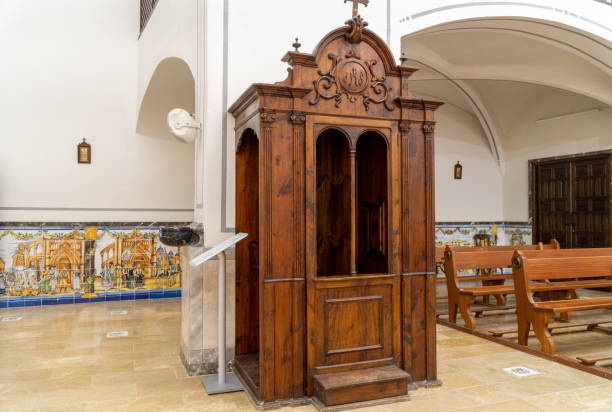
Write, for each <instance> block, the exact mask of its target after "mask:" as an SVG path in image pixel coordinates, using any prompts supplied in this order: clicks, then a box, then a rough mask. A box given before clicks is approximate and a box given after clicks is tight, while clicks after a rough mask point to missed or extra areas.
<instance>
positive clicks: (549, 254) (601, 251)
mask: <svg viewBox="0 0 612 412" xmlns="http://www.w3.org/2000/svg"><path fill="white" fill-rule="evenodd" d="M521 253H522V255H523V257H525V258H527V259H542V258H555V257H588V256H611V255H612V248H590V249H558V250H557V249H547V250H521Z"/></svg>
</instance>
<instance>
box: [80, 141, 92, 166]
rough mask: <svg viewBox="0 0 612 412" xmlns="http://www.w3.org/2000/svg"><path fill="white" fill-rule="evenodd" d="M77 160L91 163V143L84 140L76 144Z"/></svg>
mask: <svg viewBox="0 0 612 412" xmlns="http://www.w3.org/2000/svg"><path fill="white" fill-rule="evenodd" d="M77 161H78V162H79V163H91V145H90V144H89V143H87V142H86V141H85V138H83V141H82V142H81V143H79V145H78V146H77Z"/></svg>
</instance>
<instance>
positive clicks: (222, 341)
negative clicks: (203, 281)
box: [217, 251, 225, 386]
mask: <svg viewBox="0 0 612 412" xmlns="http://www.w3.org/2000/svg"><path fill="white" fill-rule="evenodd" d="M217 256H218V257H219V346H218V348H219V349H218V351H219V373H218V378H219V386H223V385H225V251H223V252H221V253H219V254H218V255H217Z"/></svg>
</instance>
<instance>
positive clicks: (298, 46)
mask: <svg viewBox="0 0 612 412" xmlns="http://www.w3.org/2000/svg"><path fill="white" fill-rule="evenodd" d="M292 46H293V47H294V48H295V52H296V53H299V51H300V47H302V44H301V43H300V42H299V41H298V38H297V37H296V38H295V43H293V44H292Z"/></svg>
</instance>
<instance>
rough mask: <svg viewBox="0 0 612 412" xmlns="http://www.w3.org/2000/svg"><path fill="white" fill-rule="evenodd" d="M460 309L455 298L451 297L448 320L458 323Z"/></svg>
mask: <svg viewBox="0 0 612 412" xmlns="http://www.w3.org/2000/svg"><path fill="white" fill-rule="evenodd" d="M458 309H459V308H458V305H457V302H455V300H454V299H449V300H448V321H449V322H453V323H457V312H458Z"/></svg>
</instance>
